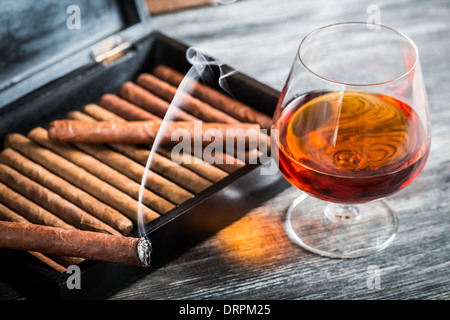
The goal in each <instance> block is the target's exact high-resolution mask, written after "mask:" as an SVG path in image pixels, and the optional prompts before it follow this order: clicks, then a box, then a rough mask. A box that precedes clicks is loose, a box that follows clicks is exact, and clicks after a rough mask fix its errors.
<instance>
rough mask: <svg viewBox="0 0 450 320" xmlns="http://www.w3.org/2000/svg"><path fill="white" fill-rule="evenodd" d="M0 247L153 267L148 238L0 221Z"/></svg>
mask: <svg viewBox="0 0 450 320" xmlns="http://www.w3.org/2000/svg"><path fill="white" fill-rule="evenodd" d="M0 247H1V248H6V249H13V250H26V251H36V252H40V253H43V254H46V255H47V254H50V255H60V256H71V257H80V258H84V259H89V260H98V261H107V262H114V263H121V264H126V265H132V266H140V267H148V266H150V255H151V250H152V247H151V243H150V242H149V241H148V240H146V239H144V238H132V237H124V236H117V235H109V234H104V233H98V232H92V231H84V230H77V229H64V228H57V227H51V226H42V225H35V224H28V223H17V222H6V221H0Z"/></svg>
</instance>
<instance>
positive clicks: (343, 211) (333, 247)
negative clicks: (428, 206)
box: [284, 194, 398, 258]
mask: <svg viewBox="0 0 450 320" xmlns="http://www.w3.org/2000/svg"><path fill="white" fill-rule="evenodd" d="M284 227H285V230H286V233H287V235H288V236H289V238H290V239H291V241H293V242H294V243H295V244H297V245H299V246H300V247H302V248H304V249H306V250H308V251H311V252H314V253H316V254H319V255H322V256H326V257H330V258H358V257H363V256H367V255H370V254H373V253H375V252H378V251H380V250H383V249H384V248H386V247H387V246H389V244H391V242H392V241H393V240H394V238H395V235H396V234H397V229H398V220H397V217H396V216H395V215H394V213H393V212H392V211H391V210H390V209H389V207H388V206H387V205H386V204H385V203H384V202H383V201H374V202H369V203H365V204H362V205H340V204H334V203H329V202H325V201H322V200H319V199H316V198H313V197H310V196H308V195H307V194H302V195H301V196H299V197H298V198H297V199H295V200H294V201H293V202H292V204H291V206H290V207H289V208H288V210H287V213H286V219H285V225H284Z"/></svg>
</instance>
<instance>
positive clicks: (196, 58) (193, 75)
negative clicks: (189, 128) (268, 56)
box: [138, 48, 235, 240]
mask: <svg viewBox="0 0 450 320" xmlns="http://www.w3.org/2000/svg"><path fill="white" fill-rule="evenodd" d="M186 59H187V61H188V62H189V63H190V64H191V65H192V66H191V68H190V69H189V71H188V72H187V73H186V75H185V77H184V78H183V80H182V81H181V83H180V85H179V86H178V89H177V91H176V93H175V96H174V98H173V99H172V101H171V103H170V106H169V108H168V110H167V112H166V114H165V116H164V118H163V120H162V123H161V125H160V129H159V131H158V133H157V135H156V138H155V142H154V143H153V145H152V147H151V149H150V154H149V157H148V159H147V163H146V166H145V171H144V174H143V177H142V181H141V185H140V192H139V206H138V229H139V233H140V236H141V237H144V238H146V239H147V235H146V232H145V227H144V226H145V221H144V220H143V214H142V206H143V194H144V190H145V189H146V187H147V178H148V174H149V172H150V171H151V170H152V168H153V163H154V158H155V155H156V153H158V150H159V149H160V146H161V141H162V139H163V137H164V136H165V135H166V132H167V131H168V125H169V123H170V122H171V121H175V119H176V117H175V115H176V114H177V112H179V111H180V110H182V106H183V101H184V99H185V97H186V95H190V94H192V92H193V88H194V86H195V84H196V82H197V81H203V82H205V83H217V84H218V85H219V86H220V87H221V88H222V89H223V90H225V91H226V92H228V93H229V94H230V95H231V91H230V89H229V87H228V84H227V80H226V79H227V77H229V76H231V75H233V74H234V73H235V71H231V72H228V73H226V72H224V71H223V68H222V63H221V62H220V61H217V60H212V59H208V58H207V57H206V55H204V54H203V53H201V52H200V51H199V50H197V49H195V48H189V49H188V50H187V51H186ZM212 66H216V67H217V68H218V69H219V76H218V78H217V77H216V76H215V74H214V71H213V69H212ZM195 124H196V125H200V126H201V123H198V124H197V123H195ZM177 135H181V136H186V133H183V132H181V133H180V132H174V135H173V136H172V138H174V137H176V136H177ZM194 138H195V139H194V141H195V142H194V153H193V156H194V158H193V159H194V161H195V160H196V159H202V158H203V154H202V153H201V152H202V148H201V145H202V141H201V139H202V136H201V135H200V136H199V137H194ZM199 139H200V141H198V140H199ZM190 140H191V139H188V138H186V139H183V141H190ZM195 146H198V147H195ZM199 152H200V154H199ZM200 161H201V160H200ZM175 162H177V161H175ZM147 240H148V239H147Z"/></svg>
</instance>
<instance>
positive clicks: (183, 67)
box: [0, 1, 288, 299]
mask: <svg viewBox="0 0 450 320" xmlns="http://www.w3.org/2000/svg"><path fill="white" fill-rule="evenodd" d="M131 4H132V5H131ZM117 5H118V8H119V9H120V10H122V11H121V15H122V19H123V20H124V21H125V22H126V23H124V25H125V26H123V27H122V29H121V31H120V32H121V37H122V38H124V37H126V36H127V34H128V33H130V34H131V35H133V36H130V39H133V41H132V42H131V43H128V41H122V42H119V43H127V44H126V45H125V46H124V50H125V51H122V52H121V53H119V54H114V55H108V54H106V55H105V57H108V59H107V60H104V59H95V58H98V57H99V55H93V53H92V48H93V47H94V48H98V46H91V47H90V48H91V50H90V56H91V58H93V60H87V61H89V62H87V63H84V64H82V65H80V66H79V67H77V68H73V67H72V68H70V70H68V72H67V73H65V74H63V75H60V74H59V73H55V72H56V71H55V67H49V68H43V69H42V70H40V71H39V72H37V73H35V74H32V75H28V76H26V77H23V81H18V82H17V84H16V83H14V81H12V82H9V84H8V85H4V86H3V87H2V90H1V91H0V98H2V100H1V101H2V102H3V103H2V104H1V106H0V107H1V108H0V139H1V141H2V142H3V141H5V142H6V146H4V147H3V148H4V149H3V150H2V151H1V152H2V154H4V153H5V152H9V153H10V154H11V152H10V151H7V150H11V149H15V152H17V153H18V154H20V155H21V156H22V157H23V158H25V159H26V160H27V161H28V162H29V163H33V164H34V165H35V166H39V167H42V168H45V170H47V171H48V172H51V174H52V175H55V176H56V177H57V178H58V179H62V180H61V181H63V182H62V183H61V185H68V186H69V185H71V187H74V188H78V189H82V190H83V188H84V187H83V184H81V185H79V184H78V183H79V182H77V181H75V180H72V179H73V177H72V178H71V177H70V176H67V175H65V174H64V173H62V171H63V170H62V171H58V170H57V168H55V167H54V166H53V165H52V164H51V163H48V161H47V160H45V157H41V153H40V152H36V151H39V150H40V151H43V153H44V154H53V155H55V154H56V155H57V157H58V156H59V157H61V158H62V159H63V160H64V161H63V162H61V166H62V167H65V168H66V169H67V168H68V167H70V168H76V167H78V169H79V170H84V171H86V172H88V174H87V175H86V177H87V178H86V179H99V180H101V181H102V183H104V184H107V185H109V188H110V189H111V190H114V192H115V193H112V194H109V195H107V196H105V194H99V193H98V192H99V191H98V190H97V191H95V192H92V190H89V189H86V190H83V191H85V192H86V193H87V194H89V196H91V197H93V198H95V199H97V200H99V201H101V202H102V203H104V204H105V205H107V206H110V207H113V208H114V209H115V210H117V211H118V212H120V213H122V214H124V216H126V213H125V212H124V211H125V210H133V208H131V209H130V208H123V207H120V201H117V200H118V199H117V198H115V197H114V195H118V197H119V198H120V197H123V198H125V197H128V198H134V200H135V201H137V200H136V194H134V196H133V195H131V193H130V194H126V192H125V191H124V190H121V189H120V186H119V185H117V184H116V185H114V183H115V182H114V181H112V180H109V179H107V178H108V177H106V176H102V174H108V172H112V171H114V172H118V174H119V175H122V177H124V178H125V179H128V180H130V181H131V182H132V183H134V187H135V188H136V186H137V185H138V184H140V178H141V177H140V176H139V175H136V172H142V171H139V170H143V169H144V167H145V163H144V162H145V160H146V159H145V155H146V154H148V152H149V149H148V148H146V147H145V146H136V145H123V146H122V148H114V147H111V146H110V145H94V146H93V148H94V149H93V150H94V151H92V150H90V149H89V148H87V149H84V148H80V146H79V145H77V146H75V145H72V144H69V145H68V146H66V145H64V148H66V147H67V148H66V149H64V148H63V149H62V151H61V149H59V148H57V147H58V146H61V145H58V143H56V149H55V145H51V144H46V143H45V130H40V131H39V130H38V129H36V128H39V127H41V128H46V127H47V125H48V124H49V123H50V122H51V121H53V120H58V119H67V118H68V117H69V118H73V119H81V118H83V117H84V119H85V120H92V118H96V117H97V120H107V118H108V117H110V118H109V119H111V117H112V118H115V119H116V120H120V121H126V120H130V119H124V117H125V118H126V116H124V114H120V112H119V111H117V110H114V109H111V108H109V111H108V105H107V104H104V103H103V102H102V97H104V95H105V94H112V95H117V96H120V88H121V86H122V85H123V84H124V83H126V82H136V79H137V78H138V76H139V75H140V74H142V73H151V72H152V70H154V68H155V67H156V66H160V65H166V66H169V67H170V68H173V69H175V70H178V71H179V72H181V73H182V74H185V73H186V72H187V71H188V70H189V68H190V64H189V63H188V62H187V61H186V50H187V49H188V47H187V46H186V45H184V44H182V43H180V42H178V41H176V40H174V39H170V38H168V37H166V36H164V35H163V34H161V33H159V32H155V31H153V32H149V29H148V24H147V20H146V19H148V17H146V16H145V12H144V11H146V8H145V7H144V6H143V5H142V2H141V1H136V2H128V1H117ZM0 13H1V12H0ZM130 25H131V26H130ZM143 25H144V26H146V27H143ZM130 28H131V29H132V28H134V31H130ZM145 30H147V32H145ZM134 33H144V34H141V36H139V37H137V36H136V35H135V34H134ZM115 36H117V35H113V36H109V37H110V38H111V37H115ZM130 41H131V40H130ZM78 53H79V52H78V51H77V54H78ZM116 53H117V52H116ZM79 54H80V57H81V56H83V57H86V54H81V53H79ZM68 59H69V60H70V59H71V58H70V57H69V58H68ZM43 65H45V64H43ZM67 65H68V62H67V61H64V62H63V63H62V64H61V66H67ZM223 67H224V68H226V69H229V70H231V68H229V67H228V66H223ZM56 69H58V68H56ZM214 71H215V72H218V70H214ZM46 72H49V73H50V74H48V75H47V77H46V76H45V73H46ZM59 72H60V70H59ZM18 78H20V77H16V78H15V79H18ZM45 79H47V80H45ZM48 79H50V80H48ZM37 82H38V83H41V84H42V85H40V86H39V85H38V84H37ZM16 85H17V86H18V87H20V88H21V89H22V90H18V88H17V87H15V86H16ZM206 85H209V86H211V87H212V88H214V89H215V90H218V91H221V89H220V88H217V87H216V85H215V84H214V83H206ZM228 86H229V88H230V90H231V91H232V92H233V94H234V98H235V99H236V100H238V101H241V102H242V103H245V104H246V105H248V106H250V107H251V108H254V109H255V110H258V111H260V112H262V113H264V114H266V115H269V116H270V115H272V113H273V111H274V109H275V105H276V101H277V98H278V95H279V92H277V91H275V90H273V89H271V88H269V87H267V86H265V85H263V84H261V83H259V82H257V81H255V80H253V79H251V78H249V77H247V76H245V75H243V74H241V73H239V72H236V73H234V74H233V76H232V77H231V78H230V79H229V81H228ZM20 91H22V92H24V93H25V94H23V95H20V96H17V95H18V92H20ZM122 98H124V100H127V99H126V98H125V97H122ZM127 101H128V100H127ZM102 103H103V106H100V107H99V106H98V105H101V104H102ZM128 103H130V104H132V105H133V106H134V107H135V108H136V110H141V114H142V113H145V112H147V111H146V110H145V108H144V107H143V106H139V105H136V104H138V103H137V102H136V101H128ZM98 111H100V115H99V113H98ZM112 111H114V112H112ZM89 117H91V118H90V119H89ZM38 133H41V135H39V134H38ZM11 134H15V136H16V137H19V138H20V139H22V141H25V142H26V143H30V142H27V141H34V142H33V144H34V145H35V148H38V149H32V150H33V151H29V150H28V151H27V150H24V149H22V147H21V146H20V143H19V145H14V144H11V143H8V141H9V142H10V141H11ZM39 137H44V140H39ZM20 139H19V140H20ZM26 143H25V144H26ZM52 143H53V142H52ZM95 148H100V151H101V150H103V151H105V152H106V153H105V152H100V151H98V150H99V149H95ZM64 150H65V151H64ZM68 150H69V151H70V152H69V153H65V152H68ZM130 150H131V151H137V150H138V151H140V153H139V152H136V153H134V154H133V153H130ZM111 153H113V154H114V157H108V156H104V157H103V156H102V155H105V154H106V155H107V154H111ZM138 154H139V156H138ZM160 156H161V158H162V160H161V161H162V163H165V164H166V166H164V165H161V169H160V171H159V172H156V174H158V175H159V176H160V177H161V178H162V179H163V180H166V181H167V182H169V183H172V184H175V185H176V186H178V187H180V189H181V190H187V189H189V186H186V185H184V186H183V181H177V179H176V174H174V172H173V170H181V171H183V170H184V171H185V172H188V175H187V176H186V177H188V176H189V177H191V178H194V179H198V180H197V181H203V182H204V185H203V186H202V187H200V188H195V189H190V190H187V191H188V193H189V194H191V196H190V197H187V198H185V199H183V200H178V201H177V200H174V199H168V198H167V195H166V196H165V198H164V196H161V195H159V196H161V198H164V199H162V200H161V203H163V200H164V201H165V202H167V203H171V206H170V207H165V209H162V207H163V206H162V205H161V203H158V202H156V203H154V207H153V208H152V210H154V211H155V212H157V213H158V214H159V216H157V217H155V218H154V219H153V220H152V221H150V222H149V223H147V224H146V225H145V233H146V235H147V236H148V238H149V239H150V241H151V243H152V248H153V251H152V255H151V266H150V267H149V268H140V267H133V266H128V265H122V264H117V263H109V262H99V261H91V260H83V261H81V262H77V265H78V266H79V267H80V270H81V275H80V279H81V289H69V287H68V286H67V279H68V278H69V277H70V275H71V274H70V273H66V272H65V268H66V267H67V264H68V263H67V262H62V261H58V258H54V259H53V260H52V261H56V262H57V263H58V264H59V265H60V266H62V268H60V267H55V266H54V265H53V266H52V263H53V262H51V263H49V262H46V261H45V260H44V259H42V257H40V256H39V255H36V254H31V253H29V252H24V251H16V250H6V249H1V250H0V259H1V263H0V280H1V281H3V282H4V283H6V284H7V285H9V286H11V287H12V288H14V289H15V290H17V291H18V292H20V293H22V294H23V295H24V296H26V297H29V298H57V299H77V298H104V297H107V296H108V295H110V294H112V293H114V292H115V291H117V290H119V289H120V288H122V287H124V286H125V285H127V284H128V283H130V282H131V281H134V280H135V279H137V278H138V277H140V276H142V275H144V274H148V273H149V272H152V270H155V269H156V268H158V267H160V266H162V265H163V264H164V263H167V262H168V261H170V260H171V259H173V258H175V257H177V256H178V255H179V254H180V253H182V252H183V251H185V250H186V249H188V248H189V247H191V246H193V245H195V244H196V243H198V242H199V241H202V240H204V239H206V238H207V237H209V236H211V235H213V234H214V233H215V232H217V231H218V230H220V229H221V228H223V227H225V226H227V225H228V224H230V223H231V222H233V221H234V220H236V219H238V218H239V217H241V216H242V215H244V214H245V213H246V212H248V211H249V210H250V209H252V208H254V207H255V206H257V205H259V204H261V203H262V202H263V201H264V200H266V199H268V198H270V197H272V196H273V195H275V194H276V193H278V192H280V191H281V190H282V189H284V188H285V187H287V186H288V184H287V182H286V181H285V180H284V178H283V177H282V176H281V175H280V174H275V175H262V174H261V169H262V168H263V165H262V164H244V165H241V166H239V167H234V168H232V169H229V168H224V167H222V168H220V167H214V168H213V167H212V166H211V170H212V171H213V172H216V173H217V174H218V175H219V176H220V178H217V176H216V178H211V177H208V176H205V175H202V173H201V172H200V171H196V170H193V168H189V167H183V166H175V165H174V164H173V163H172V164H171V163H170V159H169V157H167V155H166V156H164V155H160ZM111 159H115V160H111ZM119 160H120V161H119ZM30 161H31V162H30ZM3 163H5V161H3ZM25 163H26V161H25ZM96 163H98V164H99V165H98V166H97V167H95V170H93V169H92V167H91V169H89V167H88V166H89V165H94V166H95V164H96ZM127 164H130V165H127ZM8 166H10V167H12V168H14V169H15V170H16V171H17V173H18V174H19V175H21V176H24V177H25V178H26V179H31V180H32V181H33V182H34V183H35V184H37V185H40V184H41V183H42V185H43V186H44V187H47V188H48V189H49V190H50V191H51V192H54V193H57V194H58V192H57V189H55V186H54V183H53V185H52V184H51V183H50V184H46V182H44V180H45V179H44V180H42V179H41V180H39V178H37V177H36V176H27V175H30V174H29V173H27V172H28V171H27V170H23V168H22V169H20V166H19V165H18V164H17V163H16V162H15V160H14V159H13V160H11V162H10V163H9V164H8ZM171 166H172V169H170V168H171ZM205 166H207V164H205ZM132 167H133V168H136V171H133V172H130V170H132ZM102 169H105V171H102ZM108 170H109V171H108ZM155 170H156V169H155ZM102 172H103V173H102ZM72 173H73V172H72ZM0 176H1V175H0ZM89 177H93V178H89ZM55 179H56V178H55ZM186 179H187V178H186ZM131 182H130V183H131ZM2 183H3V185H4V187H3V188H5V186H6V188H9V189H11V190H12V191H14V192H15V197H19V198H20V197H25V198H27V197H28V198H32V199H28V198H27V199H28V201H32V202H33V201H35V202H37V203H38V204H37V205H39V206H45V203H43V204H39V201H40V200H39V199H36V198H33V196H26V195H24V191H21V189H20V187H18V186H17V184H16V183H18V182H17V181H14V183H12V182H9V181H7V180H5V178H3V181H2ZM47 183H49V182H48V181H47ZM199 184H200V185H201V183H199ZM59 187H61V186H59ZM52 188H53V189H52ZM60 190H61V189H60ZM152 191H154V193H155V194H158V190H157V189H155V190H152ZM60 193H61V194H59V196H60V197H61V198H63V199H65V201H69V202H71V204H72V205H73V204H74V203H73V202H74V201H73V200H69V199H71V198H70V197H68V195H67V194H65V193H67V190H64V189H62V190H61V191H60ZM108 196H109V198H108ZM132 200H133V199H132ZM0 202H2V203H3V204H4V205H5V206H6V207H8V208H9V209H11V210H12V211H20V207H17V206H15V205H14V204H11V203H9V202H8V199H6V200H5V198H4V199H3V201H0ZM124 202H125V201H124ZM175 202H177V203H175ZM118 203H119V204H118ZM134 203H137V202H134ZM75 206H76V207H82V206H83V204H82V203H81V204H76V205H75ZM47 209H48V210H49V211H51V208H50V209H49V208H47ZM83 210H85V209H83ZM86 210H87V209H86ZM158 210H159V212H158ZM16 213H18V214H19V215H20V214H21V212H16ZM53 213H54V214H55V215H58V214H59V212H53ZM88 213H89V212H88ZM132 227H133V229H132V230H131V232H127V236H130V237H138V236H139V233H138V230H137V228H136V223H135V222H133V226H132ZM64 263H66V265H64Z"/></svg>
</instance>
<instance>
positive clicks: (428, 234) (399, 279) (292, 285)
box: [0, 0, 450, 300]
mask: <svg viewBox="0 0 450 320" xmlns="http://www.w3.org/2000/svg"><path fill="white" fill-rule="evenodd" d="M371 4H376V5H378V6H379V7H380V13H381V21H380V22H381V23H382V24H385V25H388V26H391V27H393V28H396V29H397V30H399V31H401V32H403V33H405V34H406V35H408V36H409V37H410V38H411V39H412V40H413V41H414V42H415V43H416V45H417V47H418V50H419V53H420V58H421V66H422V70H423V73H424V78H425V82H426V85H427V90H428V99H429V104H430V113H431V120H432V133H433V141H432V148H431V153H430V157H429V160H428V162H427V165H426V166H425V169H424V171H423V172H422V173H421V175H420V176H419V177H418V178H417V180H416V181H414V182H413V183H412V184H411V185H410V186H408V187H407V188H406V189H404V190H403V191H401V192H400V193H398V194H397V195H395V196H393V197H392V198H389V199H388V200H387V202H388V203H389V205H390V206H391V207H392V208H394V209H395V211H396V213H397V214H398V217H399V221H400V227H399V233H398V235H397V237H396V239H395V240H394V242H393V243H392V244H391V245H390V246H389V247H388V248H387V249H385V250H384V251H381V252H379V253H377V254H375V255H372V256H369V257H365V258H360V259H350V260H335V259H327V258H322V257H319V256H316V255H314V254H311V253H308V252H305V251H303V250H302V249H299V248H298V247H296V246H295V245H294V244H292V243H291V242H290V241H289V240H288V238H287V237H286V235H285V233H284V229H283V226H282V222H283V218H284V214H285V210H286V208H287V206H288V205H289V203H290V201H292V200H293V199H294V198H295V197H296V196H297V195H298V193H299V192H298V191H297V190H296V189H294V188H293V187H292V188H289V189H287V190H286V191H285V192H283V193H281V194H279V195H278V196H276V197H274V198H273V199H271V200H269V201H268V202H266V203H265V204H263V205H262V206H260V207H258V208H255V209H254V210H252V211H251V212H249V213H248V214H247V215H246V216H244V217H243V218H241V219H240V220H238V221H236V222H235V223H234V224H232V225H230V226H229V227H227V228H225V229H223V230H221V231H220V232H218V233H217V234H216V235H215V236H213V237H212V238H210V239H208V240H207V241H204V242H202V243H200V244H199V245H197V246H195V247H193V248H192V249H191V250H189V251H187V252H185V253H184V254H183V255H181V256H180V257H179V258H178V259H176V260H174V261H172V262H171V263H169V264H167V265H165V266H164V267H162V268H160V269H158V270H156V271H154V272H152V273H149V274H148V275H146V276H145V277H143V278H141V279H139V280H137V281H135V282H134V283H132V284H130V285H129V286H128V287H126V288H124V289H122V290H120V291H119V292H117V293H116V294H114V295H113V296H111V297H110V299H124V300H127V299H156V300H159V299H160V300H164V299H430V300H431V299H442V300H447V299H449V298H450V250H449V249H450V238H449V235H450V132H449V126H450V125H449V124H450V109H449V108H448V101H450V91H449V90H448V84H449V83H450V74H449V70H450V60H449V59H448V57H449V56H450V37H449V36H448V35H449V34H450V21H449V19H448V16H449V14H450V2H448V1H439V0H430V1H419V0H407V1H403V0H392V1H387V0H380V1H376V2H375V3H374V2H371V1H353V0H342V1H331V0H319V1H306V0H301V1H300V0H284V1H277V0H245V1H238V2H236V3H233V4H231V5H222V6H214V7H201V8H197V9H195V10H188V11H180V12H176V13H170V14H165V15H161V16H157V17H154V18H153V25H154V27H155V28H156V29H158V30H160V31H162V32H163V33H166V34H167V35H169V36H171V37H174V38H177V39H179V40H182V41H183V42H185V43H189V44H190V45H192V46H194V47H196V48H197V49H200V50H202V51H204V52H206V53H209V54H210V55H212V56H213V57H215V58H217V59H219V60H221V61H223V62H226V63H227V64H229V65H231V66H232V67H234V68H236V69H238V70H239V71H242V72H244V73H246V74H248V75H250V76H252V77H254V78H255V79H257V80H259V81H261V82H263V83H266V84H268V85H270V86H272V87H273V88H275V89H277V90H281V89H282V86H283V84H284V81H285V79H286V77H287V74H288V72H289V68H290V66H291V63H292V60H293V59H294V57H295V53H296V49H297V47H298V44H299V42H300V40H301V39H302V38H303V37H304V36H305V35H306V34H307V33H309V32H310V31H312V30H314V29H316V28H317V27H320V26H323V25H327V24H331V23H336V22H343V21H366V20H367V19H368V17H369V14H367V8H368V6H369V5H371ZM371 265H373V266H377V267H379V268H380V270H381V278H380V279H381V283H380V285H381V288H380V289H372V290H371V289H369V288H368V287H367V279H368V273H367V268H368V267H369V266H371ZM0 297H1V298H3V299H20V298H21V296H20V295H19V294H17V293H15V292H14V291H12V290H11V289H9V288H7V287H6V286H4V285H1V284H0Z"/></svg>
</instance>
